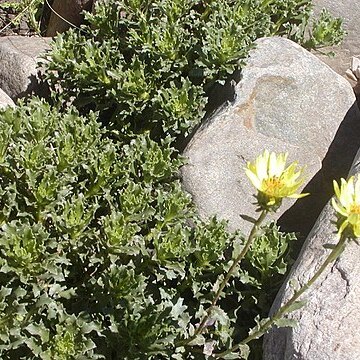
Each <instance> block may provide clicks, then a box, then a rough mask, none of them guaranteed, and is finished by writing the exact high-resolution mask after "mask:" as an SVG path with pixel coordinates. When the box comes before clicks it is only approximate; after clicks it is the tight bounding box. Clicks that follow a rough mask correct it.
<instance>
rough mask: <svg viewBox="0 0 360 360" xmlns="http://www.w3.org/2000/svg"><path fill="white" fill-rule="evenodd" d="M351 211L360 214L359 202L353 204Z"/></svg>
mask: <svg viewBox="0 0 360 360" xmlns="http://www.w3.org/2000/svg"><path fill="white" fill-rule="evenodd" d="M350 212H351V213H352V214H360V205H359V204H352V205H351V207H350Z"/></svg>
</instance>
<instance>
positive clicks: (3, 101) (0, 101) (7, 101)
mask: <svg viewBox="0 0 360 360" xmlns="http://www.w3.org/2000/svg"><path fill="white" fill-rule="evenodd" d="M7 106H15V103H14V102H13V101H12V100H11V97H10V96H9V95H7V94H6V92H5V91H4V90H2V89H0V109H3V108H5V107H7Z"/></svg>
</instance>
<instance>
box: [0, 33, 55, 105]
mask: <svg viewBox="0 0 360 360" xmlns="http://www.w3.org/2000/svg"><path fill="white" fill-rule="evenodd" d="M49 42H50V39H48V38H40V37H27V36H24V37H23V36H6V37H0V88H2V89H3V90H4V91H5V92H6V93H7V94H8V95H9V96H10V97H11V98H12V99H13V100H16V99H18V98H19V97H22V96H24V95H26V94H28V93H30V92H32V91H35V92H41V91H43V88H42V86H41V84H40V83H39V80H38V78H37V62H38V59H39V56H40V54H41V53H43V52H45V51H46V50H47V49H49Z"/></svg>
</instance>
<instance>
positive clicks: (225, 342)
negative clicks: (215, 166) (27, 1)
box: [0, 0, 311, 360]
mask: <svg viewBox="0 0 360 360" xmlns="http://www.w3.org/2000/svg"><path fill="white" fill-rule="evenodd" d="M310 10H311V6H310V1H305V0H302V1H300V0H286V1H279V0H276V1H275V0H262V1H250V0H247V1H225V0H212V1H202V0H196V1H193V0H191V1H190V0H188V1H180V0H175V1H170V0H154V1H150V0H126V1H115V0H99V1H98V2H97V7H96V10H95V13H94V14H92V15H91V14H88V15H87V21H88V25H86V26H83V28H82V31H81V32H77V31H75V30H71V31H69V32H67V33H66V34H63V35H59V36H58V37H57V38H56V40H55V42H54V44H53V50H52V51H51V52H50V53H49V55H48V56H47V59H48V60H49V62H48V63H47V64H46V65H45V66H46V67H47V70H48V71H47V76H48V80H49V84H50V86H51V89H52V100H53V106H51V105H49V104H48V103H46V102H45V101H41V100H39V99H36V98H34V99H30V100H29V102H28V103H25V102H20V103H19V104H18V106H17V107H16V108H15V109H7V110H1V111H0V134H1V137H2V140H3V141H2V143H1V144H0V181H1V187H0V204H1V207H0V226H1V227H0V238H1V241H0V298H1V300H0V308H1V312H0V355H1V357H2V358H4V359H11V360H12V359H14V360H15V359H16V360H17V359H98V358H103V359H129V360H135V359H149V360H151V359H154V360H155V359H156V360H161V359H178V360H180V359H199V360H200V359H207V358H209V359H210V358H211V357H214V356H216V357H221V356H222V355H219V354H220V353H221V352H222V351H223V352H226V356H225V357H224V358H231V357H232V358H234V357H237V358H239V357H243V358H247V357H248V356H249V358H251V359H256V360H259V359H260V358H261V355H259V354H258V353H257V349H256V346H252V345H251V344H249V345H250V347H249V346H248V344H247V342H248V341H247V340H246V339H248V337H247V334H248V330H249V328H254V329H255V333H256V331H258V333H259V331H260V330H261V331H262V329H263V327H261V326H260V325H261V324H270V323H271V321H270V322H268V323H266V320H265V321H263V322H262V323H261V322H260V320H259V316H263V315H264V314H266V313H267V312H268V310H269V307H270V304H271V300H272V296H273V294H271V292H269V294H268V295H269V296H264V291H267V289H268V288H269V282H270V281H271V282H276V283H277V284H280V282H281V275H283V274H284V273H285V272H286V268H287V261H288V258H287V255H286V254H287V248H288V243H289V241H291V240H293V239H294V235H293V234H282V233H281V232H280V231H279V229H278V228H277V227H276V225H275V224H271V225H269V226H260V221H258V222H257V223H256V224H255V227H254V231H253V232H252V235H251V236H250V239H248V240H247V241H246V242H245V239H244V238H243V236H242V235H241V234H240V233H235V234H230V233H229V232H227V231H226V223H224V222H221V221H218V220H217V219H216V218H212V219H209V220H208V221H204V220H201V219H200V218H199V216H198V215H197V213H196V210H195V208H194V205H193V204H192V201H191V198H190V196H189V195H187V194H186V193H185V192H184V191H183V190H182V188H181V184H180V181H179V179H178V172H179V168H180V167H181V166H182V165H183V164H184V161H185V160H184V159H183V158H182V157H181V156H180V155H179V154H178V152H177V150H175V149H174V147H173V146H174V144H175V143H176V142H175V141H176V140H179V139H180V138H181V137H182V136H185V135H187V134H189V133H190V131H191V130H192V129H193V128H194V127H195V126H196V125H197V124H198V123H199V122H200V121H201V119H202V118H203V115H204V112H205V104H206V101H207V100H206V94H207V93H208V92H209V91H210V89H211V88H212V87H213V86H214V84H215V83H216V82H219V83H222V82H224V81H225V80H226V79H227V78H228V76H229V75H231V74H232V73H233V72H234V71H236V70H240V69H241V66H242V64H243V63H244V61H245V58H246V56H247V54H248V51H249V49H251V48H252V47H253V42H254V40H255V39H256V38H258V37H260V36H263V35H275V34H277V35H286V36H288V37H293V38H296V39H298V40H299V41H300V40H301V39H302V34H303V32H302V28H300V27H299V24H305V23H307V21H308V18H309V16H310V15H309V14H310ZM94 110H95V111H96V112H93V111H94ZM288 175H289V176H288V178H289V179H290V178H292V176H293V175H294V174H293V173H290V174H288ZM289 179H287V180H289ZM296 185H297V183H296ZM282 194H285V195H286V196H287V195H288V189H286V191H285V192H282ZM285 195H284V196H285ZM231 264H233V265H231ZM219 289H220V290H219ZM272 291H273V292H275V291H276V289H272ZM214 294H215V295H216V301H215V303H214ZM209 309H210V310H209ZM204 319H205V320H204ZM278 323H280V322H278ZM259 326H260V328H259ZM266 326H267V325H266ZM259 329H260V330H259ZM244 339H245V343H243V344H242V343H241V341H244ZM238 344H240V345H238ZM250 350H252V353H251V354H250V355H249V351H250ZM216 354H217V355H216Z"/></svg>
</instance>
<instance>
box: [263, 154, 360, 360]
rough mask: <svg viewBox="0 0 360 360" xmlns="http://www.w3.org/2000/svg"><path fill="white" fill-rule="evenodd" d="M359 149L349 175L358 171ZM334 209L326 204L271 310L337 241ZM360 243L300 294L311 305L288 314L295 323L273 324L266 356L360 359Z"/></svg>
mask: <svg viewBox="0 0 360 360" xmlns="http://www.w3.org/2000/svg"><path fill="white" fill-rule="evenodd" d="M359 164H360V151H359V153H358V154H357V156H356V157H355V160H354V165H353V167H352V170H351V174H358V173H359V170H360V167H359ZM335 219H336V217H335V214H334V210H333V209H332V207H331V205H330V204H327V205H326V207H325V208H324V210H323V211H322V213H321V215H320V217H319V218H318V220H317V222H316V224H315V226H314V228H313V229H312V231H311V232H310V234H309V236H308V238H307V240H306V242H305V244H304V247H303V249H302V251H301V253H300V256H299V258H298V260H297V261H296V263H295V264H294V266H293V267H292V269H291V273H290V274H289V276H288V279H287V281H286V282H285V284H284V285H283V287H282V288H281V290H280V291H279V293H278V295H277V298H276V300H275V302H274V304H273V307H272V309H271V313H274V312H275V311H276V310H277V309H278V308H279V306H280V304H281V303H284V302H285V301H286V300H287V299H289V297H290V296H291V295H292V290H291V288H290V286H289V281H290V280H291V279H295V280H297V282H298V283H299V285H303V284H304V283H305V282H307V281H308V280H309V279H310V278H311V277H312V276H313V275H314V273H315V272H316V270H317V269H318V268H319V267H320V265H321V264H322V263H323V261H324V260H325V258H326V257H327V255H328V254H329V252H330V250H329V249H325V248H324V246H323V245H324V244H334V243H336V241H337V240H336V234H334V231H335V230H336V229H335V225H334V224H333V221H334V220H335ZM359 250H360V248H359V244H358V243H356V242H355V241H352V242H350V243H349V244H348V245H347V247H346V248H345V251H344V252H343V253H342V255H341V256H340V257H339V258H338V260H337V261H336V262H335V263H333V264H332V265H329V266H328V268H327V269H326V270H325V272H324V273H323V275H322V277H320V278H319V279H318V281H317V282H316V283H315V284H314V286H313V287H312V288H310V289H309V290H308V292H307V293H305V294H304V295H303V298H302V299H306V300H307V304H306V305H305V306H304V307H303V308H301V309H300V310H297V311H296V312H293V313H291V314H290V315H288V317H290V318H292V319H296V320H297V321H298V326H297V327H295V328H281V329H277V328H274V329H273V330H271V331H270V333H269V334H267V335H265V338H264V360H358V359H360V336H359V324H360V311H359V307H360V282H359V278H360V261H359Z"/></svg>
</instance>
